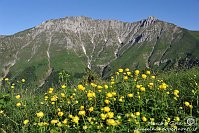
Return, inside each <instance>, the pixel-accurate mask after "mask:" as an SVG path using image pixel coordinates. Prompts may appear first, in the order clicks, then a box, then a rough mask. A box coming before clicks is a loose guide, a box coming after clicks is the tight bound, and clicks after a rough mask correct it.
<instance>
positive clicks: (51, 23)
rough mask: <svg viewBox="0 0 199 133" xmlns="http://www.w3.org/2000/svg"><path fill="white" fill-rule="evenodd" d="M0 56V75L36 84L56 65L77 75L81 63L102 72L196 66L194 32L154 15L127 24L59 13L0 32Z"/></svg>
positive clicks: (198, 49)
mask: <svg viewBox="0 0 199 133" xmlns="http://www.w3.org/2000/svg"><path fill="white" fill-rule="evenodd" d="M0 56H1V58H0V72H1V77H6V76H11V77H14V78H16V77H17V78H26V79H28V80H30V82H34V83H36V84H37V85H38V86H42V85H43V84H44V83H45V80H46V79H48V78H49V76H50V75H52V74H53V72H59V71H60V70H62V69H64V70H66V71H67V72H69V73H70V74H71V75H72V76H73V77H75V78H80V77H81V76H82V75H83V74H84V72H85V68H89V69H91V70H94V71H96V72H97V73H99V74H100V75H102V76H104V77H106V76H107V75H108V74H110V73H111V72H113V71H115V70H116V69H118V68H119V67H129V68H151V69H154V70H155V69H163V70H164V69H169V68H173V67H180V66H187V67H191V66H193V65H198V64H199V61H198V58H199V32H198V31H189V30H187V29H183V28H180V27H178V26H176V25H174V24H171V23H167V22H164V21H161V20H158V19H157V18H155V17H148V18H147V19H144V20H141V21H138V22H133V23H128V22H121V21H117V20H94V19H92V18H88V17H82V16H80V17H65V18H61V19H52V20H48V21H45V22H43V23H42V24H40V25H38V26H36V27H33V28H30V29H27V30H25V31H22V32H18V33H16V34H14V35H10V36H1V37H0Z"/></svg>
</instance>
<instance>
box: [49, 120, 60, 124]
mask: <svg viewBox="0 0 199 133" xmlns="http://www.w3.org/2000/svg"><path fill="white" fill-rule="evenodd" d="M50 123H51V124H53V125H54V124H56V123H58V120H51V121H50Z"/></svg>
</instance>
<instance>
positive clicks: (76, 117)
mask: <svg viewBox="0 0 199 133" xmlns="http://www.w3.org/2000/svg"><path fill="white" fill-rule="evenodd" d="M72 122H74V123H76V124H78V123H79V117H78V116H74V117H72Z"/></svg>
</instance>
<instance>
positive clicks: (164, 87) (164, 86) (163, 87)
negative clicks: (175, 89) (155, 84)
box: [159, 83, 168, 90]
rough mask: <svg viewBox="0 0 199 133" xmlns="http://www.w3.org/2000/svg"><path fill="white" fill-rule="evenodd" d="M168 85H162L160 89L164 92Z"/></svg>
mask: <svg viewBox="0 0 199 133" xmlns="http://www.w3.org/2000/svg"><path fill="white" fill-rule="evenodd" d="M167 86H168V85H167V84H165V83H162V84H161V85H159V88H160V89H162V90H165V89H166V88H167Z"/></svg>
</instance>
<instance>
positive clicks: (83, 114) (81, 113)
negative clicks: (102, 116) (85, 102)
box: [78, 110, 86, 116]
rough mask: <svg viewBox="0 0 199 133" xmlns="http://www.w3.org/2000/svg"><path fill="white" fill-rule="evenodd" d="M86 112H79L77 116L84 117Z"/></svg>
mask: <svg viewBox="0 0 199 133" xmlns="http://www.w3.org/2000/svg"><path fill="white" fill-rule="evenodd" d="M85 114H86V112H85V111H84V110H81V111H79V113H78V115H80V116H85Z"/></svg>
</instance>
